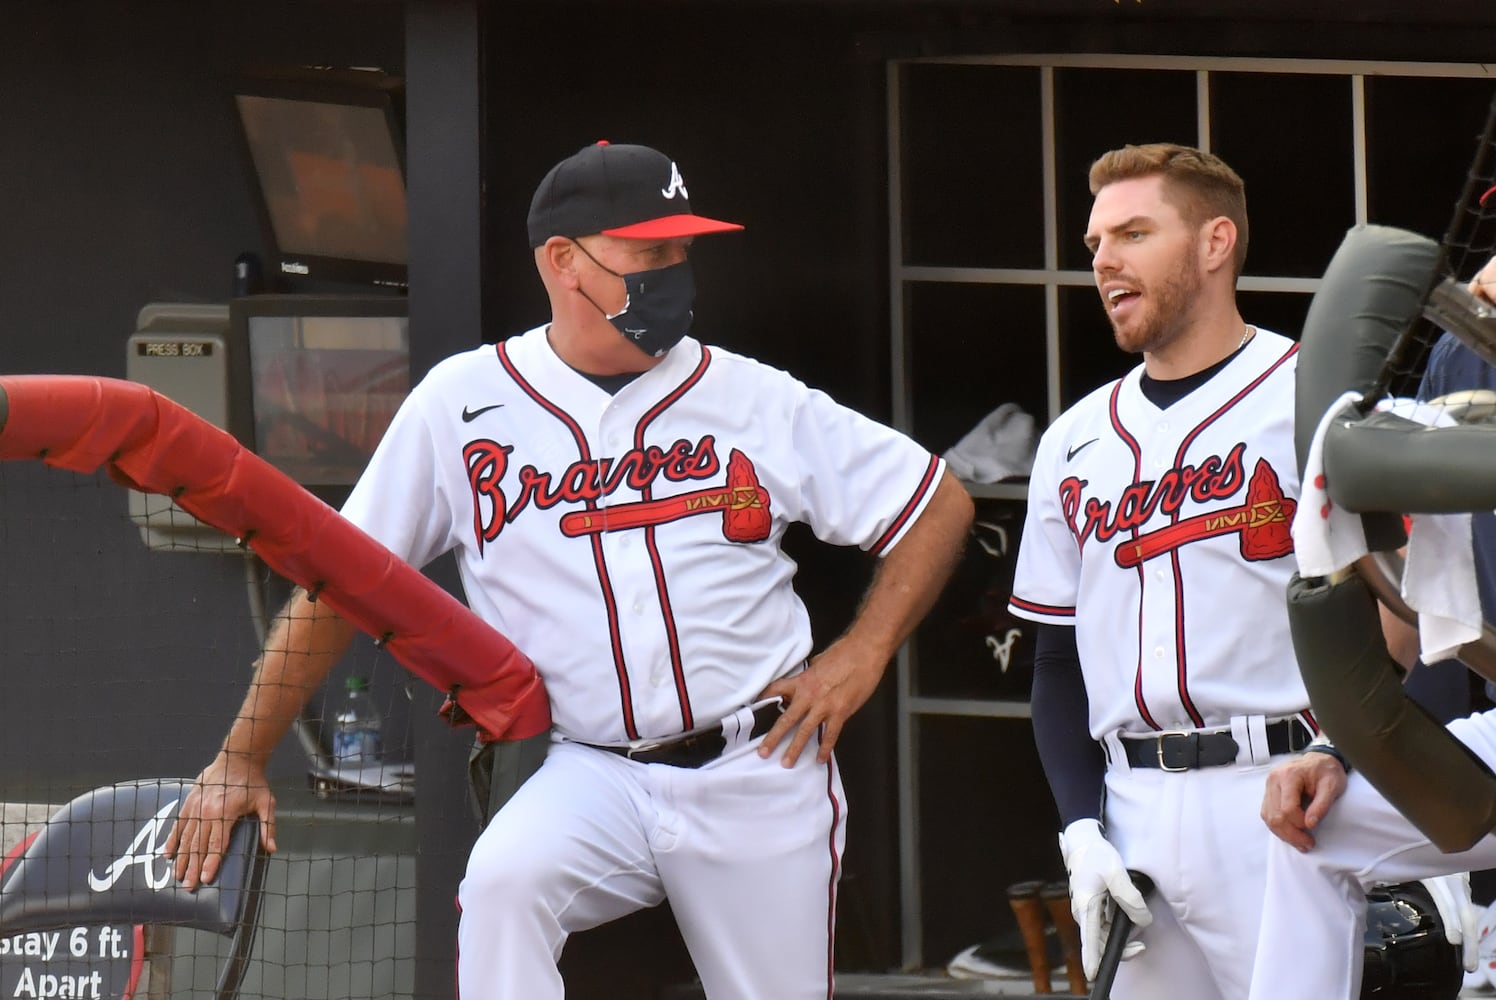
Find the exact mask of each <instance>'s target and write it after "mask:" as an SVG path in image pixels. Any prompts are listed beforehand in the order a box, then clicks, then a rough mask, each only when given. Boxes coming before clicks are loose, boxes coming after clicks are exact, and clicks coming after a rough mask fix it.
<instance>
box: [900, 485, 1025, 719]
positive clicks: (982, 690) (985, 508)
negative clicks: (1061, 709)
mask: <svg viewBox="0 0 1496 1000" xmlns="http://www.w3.org/2000/svg"><path fill="white" fill-rule="evenodd" d="M1024 508H1025V504H1024V503H1023V502H1022V501H1018V500H992V499H978V500H977V515H976V524H975V525H974V527H973V528H972V535H973V538H972V543H971V544H970V545H968V546H967V547H966V551H965V552H964V553H962V556H961V562H960V563H958V564H957V566H956V569H955V572H954V573H952V575H951V579H950V582H949V583H948V584H946V587H945V589H944V590H943V591H941V593H940V597H939V599H938V600H937V601H936V602H935V606H934V607H932V608H931V609H930V613H929V614H928V615H927V616H926V617H925V619H924V621H923V622H921V624H920V627H919V630H918V631H916V632H915V634H914V652H915V656H914V690H915V693H916V694H920V695H924V696H926V697H935V698H984V699H985V698H1000V699H1004V700H1011V701H1028V698H1029V692H1030V689H1031V687H1032V684H1033V678H1034V636H1035V635H1036V634H1037V626H1036V625H1035V624H1034V623H1033V622H1030V621H1024V620H1023V619H1020V618H1015V617H1014V616H1012V615H1011V614H1009V613H1008V598H1009V596H1011V595H1012V593H1013V567H1014V565H1015V563H1016V561H1017V559H1018V538H1019V536H1020V535H1021V534H1022V533H1023V517H1024Z"/></svg>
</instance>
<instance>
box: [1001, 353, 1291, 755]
mask: <svg viewBox="0 0 1496 1000" xmlns="http://www.w3.org/2000/svg"><path fill="white" fill-rule="evenodd" d="M1296 359H1297V345H1296V344H1294V343H1293V342H1292V341H1290V340H1288V339H1287V338H1285V337H1282V336H1279V335H1278V334H1275V333H1270V332H1268V331H1266V330H1258V332H1257V334H1256V336H1255V337H1253V338H1252V340H1251V341H1250V343H1248V345H1247V346H1246V347H1245V348H1244V349H1243V350H1242V351H1241V353H1240V354H1238V355H1237V356H1236V358H1235V359H1233V360H1232V361H1231V362H1230V363H1229V364H1227V365H1226V366H1225V367H1224V368H1223V369H1222V370H1221V371H1219V372H1217V373H1216V374H1215V375H1214V376H1213V377H1211V378H1210V379H1209V380H1208V381H1207V382H1206V383H1205V384H1204V385H1202V386H1200V387H1199V388H1197V389H1195V390H1194V391H1193V392H1191V393H1189V394H1188V395H1187V396H1185V397H1184V398H1183V399H1181V400H1179V401H1178V402H1176V403H1174V404H1173V405H1172V406H1170V407H1168V408H1167V409H1164V410H1160V409H1159V408H1158V407H1156V406H1154V405H1153V403H1151V402H1149V400H1148V399H1147V398H1146V397H1145V396H1144V395H1143V393H1142V391H1141V388H1140V381H1141V377H1142V373H1143V368H1142V366H1141V365H1140V366H1138V367H1137V368H1136V369H1134V370H1133V371H1131V372H1130V373H1128V374H1127V375H1126V376H1124V377H1123V378H1121V379H1119V380H1117V381H1116V382H1113V383H1111V384H1110V385H1106V386H1103V387H1101V388H1100V389H1097V390H1096V391H1095V392H1092V393H1091V394H1090V395H1088V396H1086V397H1085V398H1084V399H1082V400H1081V401H1080V402H1078V403H1076V404H1075V406H1073V407H1071V408H1070V409H1069V410H1067V411H1066V412H1065V413H1064V414H1062V415H1061V416H1060V417H1059V419H1058V420H1056V421H1055V422H1054V424H1053V425H1051V426H1050V428H1049V429H1048V430H1047V431H1045V433H1044V436H1043V438H1042V439H1041V441H1040V443H1039V449H1038V453H1037V456H1036V458H1035V462H1034V468H1033V474H1032V477H1031V480H1030V485H1029V494H1028V515H1027V520H1026V523H1025V525H1024V529H1023V539H1022V543H1021V545H1020V549H1019V554H1018V565H1017V569H1016V570H1015V575H1014V583H1013V596H1012V598H1011V601H1010V603H1009V607H1010V609H1011V610H1012V612H1013V613H1014V614H1015V615H1018V616H1020V617H1023V618H1029V619H1032V620H1034V621H1038V622H1049V623H1054V624H1062V625H1074V626H1075V632H1076V635H1075V638H1076V646H1077V649H1078V650H1079V653H1080V662H1081V668H1082V670H1083V671H1084V674H1085V684H1086V691H1087V694H1088V696H1089V700H1090V711H1091V716H1090V728H1091V734H1092V736H1094V737H1096V738H1097V739H1098V740H1099V739H1102V738H1103V737H1104V736H1105V735H1106V734H1108V733H1115V732H1119V731H1121V732H1129V733H1146V732H1149V731H1151V730H1159V729H1164V730H1168V729H1198V728H1202V727H1214V726H1225V725H1228V724H1229V722H1230V719H1231V717H1232V716H1242V715H1263V716H1267V717H1269V718H1271V717H1274V716H1283V715H1291V714H1293V713H1296V712H1299V711H1302V710H1303V709H1304V707H1305V706H1306V705H1307V704H1308V696H1307V695H1306V694H1305V691H1304V685H1303V681H1302V680H1301V678H1300V676H1299V669H1298V665H1297V662H1296V660H1295V659H1294V652H1293V644H1292V641H1291V639H1290V636H1289V632H1288V617H1287V610H1286V602H1285V595H1286V593H1287V587H1288V580H1289V577H1290V575H1291V574H1292V572H1293V570H1294V562H1293V558H1292V554H1293V540H1292V538H1291V536H1290V534H1289V528H1290V525H1291V522H1292V519H1293V514H1294V510H1295V506H1296V498H1297V497H1298V495H1299V479H1298V472H1297V469H1298V466H1297V464H1296V461H1295V456H1294V443H1293V442H1294V437H1293V410H1294V401H1293V390H1294V370H1295V366H1296Z"/></svg>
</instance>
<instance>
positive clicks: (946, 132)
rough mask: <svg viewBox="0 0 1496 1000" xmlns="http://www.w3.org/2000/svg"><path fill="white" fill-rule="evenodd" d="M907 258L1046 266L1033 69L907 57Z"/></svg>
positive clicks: (1036, 79)
mask: <svg viewBox="0 0 1496 1000" xmlns="http://www.w3.org/2000/svg"><path fill="white" fill-rule="evenodd" d="M902 79H903V90H904V95H903V115H902V117H901V120H900V128H901V130H902V144H901V145H902V149H901V152H900V164H901V167H902V170H903V184H902V192H901V197H902V198H903V202H904V205H903V209H904V212H903V215H904V241H905V246H904V261H905V263H908V264H923V265H930V266H961V267H1025V268H1031V267H1043V266H1044V202H1043V198H1042V197H1041V195H1042V193H1043V191H1044V182H1043V149H1042V142H1041V140H1042V133H1041V129H1040V115H1039V112H1040V107H1039V71H1038V70H1037V69H1034V68H1031V67H999V66H943V65H938V64H936V65H906V66H905V67H904V68H903V70H902Z"/></svg>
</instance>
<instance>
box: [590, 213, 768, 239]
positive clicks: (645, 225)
mask: <svg viewBox="0 0 1496 1000" xmlns="http://www.w3.org/2000/svg"><path fill="white" fill-rule="evenodd" d="M742 228H743V227H742V226H740V225H738V224H737V223H736V222H722V221H720V220H718V219H708V218H705V217H703V216H700V215H662V216H661V217H660V218H658V219H646V220H645V221H643V222H636V223H634V224H633V225H631V226H620V227H618V228H617V229H604V230H603V235H604V236H622V237H624V238H625V239H631V240H671V239H676V238H678V237H681V236H704V235H706V234H707V233H731V232H736V231H737V230H739V229H742Z"/></svg>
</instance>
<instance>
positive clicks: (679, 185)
mask: <svg viewBox="0 0 1496 1000" xmlns="http://www.w3.org/2000/svg"><path fill="white" fill-rule="evenodd" d="M660 194H662V195H664V196H665V197H666V198H674V197H675V196H676V194H679V195H680V196H681V197H682V198H689V197H691V193H690V192H689V191H687V190H686V182H685V181H683V180H681V179H680V167H677V166H676V165H675V161H673V160H672V161H671V163H670V184H669V186H667V187H662V188H660Z"/></svg>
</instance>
